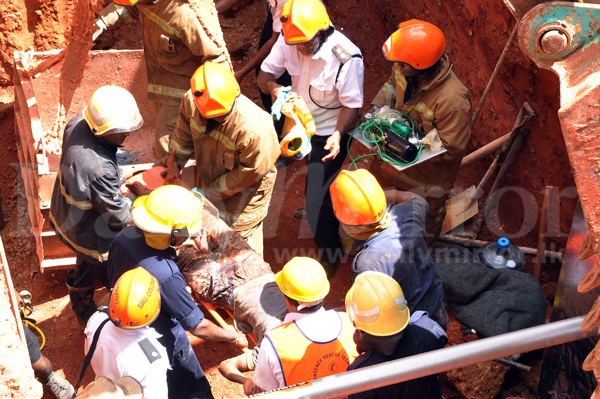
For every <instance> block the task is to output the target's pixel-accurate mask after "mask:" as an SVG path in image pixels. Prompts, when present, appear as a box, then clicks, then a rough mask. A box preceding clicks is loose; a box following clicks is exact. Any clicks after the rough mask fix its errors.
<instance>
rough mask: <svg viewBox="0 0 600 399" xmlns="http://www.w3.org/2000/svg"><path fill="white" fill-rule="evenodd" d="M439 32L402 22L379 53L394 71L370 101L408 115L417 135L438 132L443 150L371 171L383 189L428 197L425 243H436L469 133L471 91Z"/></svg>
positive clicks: (373, 105)
mask: <svg viewBox="0 0 600 399" xmlns="http://www.w3.org/2000/svg"><path fill="white" fill-rule="evenodd" d="M445 51H446V39H445V38H444V34H443V33H442V31H441V30H440V29H439V28H438V27H437V26H435V25H432V24H430V23H428V22H424V21H419V20H416V19H412V20H410V21H406V22H403V23H401V24H400V28H399V29H398V30H397V31H396V32H394V33H393V34H392V35H391V36H390V37H389V38H388V39H387V41H386V42H385V43H384V45H383V55H384V56H385V58H386V59H387V60H389V61H392V62H393V63H394V66H393V67H392V74H391V76H390V78H389V79H388V81H387V82H386V83H385V84H384V85H383V87H382V88H381V90H379V93H377V95H376V96H375V98H374V99H373V101H372V102H371V108H372V109H373V110H374V111H376V110H378V109H379V108H381V107H383V106H384V105H389V106H390V108H393V109H396V110H398V111H400V112H402V113H404V114H406V115H408V116H409V117H410V118H411V119H412V120H413V122H414V125H415V129H416V130H417V132H418V133H419V134H421V135H427V134H428V133H429V132H431V131H432V130H433V129H436V130H437V133H438V136H439V138H440V139H441V141H442V143H443V145H444V147H445V148H446V150H447V152H446V153H445V154H443V155H441V156H439V157H435V158H432V159H430V160H427V161H425V162H422V163H420V164H418V165H414V166H411V167H410V168H406V169H403V170H402V171H398V170H397V169H396V168H394V166H393V165H391V164H389V163H385V162H383V161H382V160H380V159H376V160H374V161H373V163H372V164H371V168H370V170H371V172H372V173H373V175H375V177H377V179H378V180H379V182H380V183H381V185H382V186H383V187H392V186H393V187H396V188H397V189H398V190H402V191H414V192H416V193H418V194H419V195H421V196H422V197H423V198H425V199H426V200H427V203H428V204H429V213H428V214H427V220H426V222H425V231H426V232H427V237H426V240H427V245H428V246H429V247H430V248H433V247H435V245H436V243H437V240H438V237H439V235H440V231H441V229H442V224H443V222H444V217H445V216H446V208H445V202H446V199H447V198H448V194H449V192H450V188H452V186H453V185H454V181H455V180H456V176H457V174H458V169H459V168H460V163H461V161H462V159H463V157H464V156H465V153H466V147H467V144H468V142H469V138H470V137H471V116H472V113H473V109H472V104H471V95H470V94H469V91H468V90H467V88H466V87H465V86H464V85H463V84H462V83H461V82H460V80H459V79H458V78H457V77H456V75H455V74H454V72H452V65H451V64H450V60H449V59H448V56H447V55H446V54H445Z"/></svg>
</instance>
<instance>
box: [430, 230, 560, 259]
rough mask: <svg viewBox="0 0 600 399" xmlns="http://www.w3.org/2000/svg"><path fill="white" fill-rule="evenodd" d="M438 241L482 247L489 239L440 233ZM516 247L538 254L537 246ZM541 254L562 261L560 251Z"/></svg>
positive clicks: (527, 252) (526, 252)
mask: <svg viewBox="0 0 600 399" xmlns="http://www.w3.org/2000/svg"><path fill="white" fill-rule="evenodd" d="M440 241H441V242H446V243H448V244H458V245H462V246H463V247H474V248H479V247H483V246H484V245H486V244H489V243H490V241H483V240H473V239H470V238H464V237H457V236H453V235H450V234H442V235H440ZM517 248H519V249H520V250H521V252H523V253H524V254H525V255H530V256H537V255H538V250H537V248H531V247H519V246H517ZM543 256H544V258H546V257H549V258H555V259H557V260H558V261H560V262H562V260H563V253H562V252H557V251H548V250H545V251H544V253H543Z"/></svg>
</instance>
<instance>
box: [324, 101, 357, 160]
mask: <svg viewBox="0 0 600 399" xmlns="http://www.w3.org/2000/svg"><path fill="white" fill-rule="evenodd" d="M358 112H359V110H358V108H347V107H343V108H342V110H341V111H340V115H339V116H338V119H337V123H336V125H335V132H333V134H332V135H331V136H329V138H328V139H327V143H326V144H325V147H324V148H325V150H329V154H328V155H326V156H324V157H323V159H322V161H323V162H327V161H329V160H332V159H334V158H335V157H336V156H337V154H339V152H340V142H341V138H342V136H343V135H344V134H346V133H348V130H350V129H351V128H352V126H354V123H356V120H357V118H358Z"/></svg>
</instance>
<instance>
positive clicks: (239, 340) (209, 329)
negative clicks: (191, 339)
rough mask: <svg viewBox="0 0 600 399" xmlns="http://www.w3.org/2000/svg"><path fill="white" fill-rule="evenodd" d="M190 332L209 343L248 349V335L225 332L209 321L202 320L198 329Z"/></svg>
mask: <svg viewBox="0 0 600 399" xmlns="http://www.w3.org/2000/svg"><path fill="white" fill-rule="evenodd" d="M189 331H190V333H191V334H192V335H195V336H196V337H198V338H202V339H204V340H207V341H223V342H229V343H232V344H236V345H237V346H239V347H240V348H247V347H248V339H247V338H246V335H244V334H242V333H241V332H237V331H236V332H233V331H229V330H225V329H224V328H221V327H219V326H217V325H216V324H215V323H213V322H212V321H210V320H208V319H202V321H201V322H200V323H198V325H197V326H196V327H194V328H192V329H191V330H189Z"/></svg>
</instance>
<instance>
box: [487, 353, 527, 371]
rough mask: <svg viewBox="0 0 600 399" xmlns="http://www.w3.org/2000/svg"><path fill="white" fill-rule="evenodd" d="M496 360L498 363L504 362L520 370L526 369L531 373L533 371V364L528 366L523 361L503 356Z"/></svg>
mask: <svg viewBox="0 0 600 399" xmlns="http://www.w3.org/2000/svg"><path fill="white" fill-rule="evenodd" d="M494 361H495V362H496V363H500V364H503V365H505V366H508V367H512V368H514V369H517V370H520V371H525V372H527V373H529V372H530V371H531V366H527V365H525V364H523V363H517V362H515V361H513V360H509V359H505V358H503V357H501V358H500V359H496V360H494Z"/></svg>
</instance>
